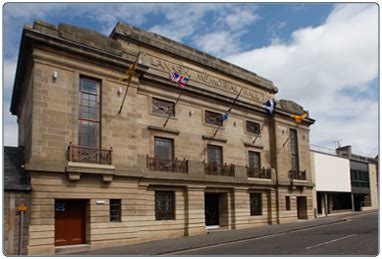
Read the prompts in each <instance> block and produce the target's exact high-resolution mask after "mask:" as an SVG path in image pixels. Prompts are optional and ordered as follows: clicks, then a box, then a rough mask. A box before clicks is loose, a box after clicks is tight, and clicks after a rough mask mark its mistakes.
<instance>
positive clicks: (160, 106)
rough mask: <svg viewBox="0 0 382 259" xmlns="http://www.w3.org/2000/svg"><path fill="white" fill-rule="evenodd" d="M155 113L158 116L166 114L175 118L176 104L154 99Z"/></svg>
mask: <svg viewBox="0 0 382 259" xmlns="http://www.w3.org/2000/svg"><path fill="white" fill-rule="evenodd" d="M153 112H154V113H156V114H164V115H167V116H168V115H169V114H171V116H175V103H173V102H169V101H165V100H161V99H157V98H153Z"/></svg>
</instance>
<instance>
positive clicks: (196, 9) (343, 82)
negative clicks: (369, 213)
mask: <svg viewBox="0 0 382 259" xmlns="http://www.w3.org/2000/svg"><path fill="white" fill-rule="evenodd" d="M35 19H41V20H44V21H46V22H49V23H52V24H54V25H58V23H60V22H64V23H70V24H73V25H76V26H80V27H85V28H89V29H93V30H95V31H98V32H100V33H103V34H106V35H108V34H109V33H110V32H111V30H112V28H113V27H114V25H115V24H116V23H117V22H118V21H120V20H121V21H123V22H125V23H128V24H132V25H134V26H137V27H139V28H142V29H144V30H148V31H152V32H156V33H158V34H161V35H163V36H166V37H170V38H172V39H174V40H177V41H180V42H182V43H184V44H187V45H189V46H191V47H194V48H197V49H199V50H202V51H205V52H207V53H209V54H212V55H215V56H218V57H220V58H222V59H225V60H227V61H229V62H232V63H234V64H236V65H239V66H241V67H244V68H246V69H248V70H251V71H253V72H255V73H257V74H259V75H261V76H264V77H266V78H268V79H270V80H272V81H273V82H274V83H275V84H276V85H277V86H278V87H279V93H278V94H277V96H276V98H277V99H283V98H286V99H292V100H295V101H297V102H298V103H300V104H302V105H303V106H304V108H305V109H308V110H309V112H310V115H311V117H313V118H314V119H316V120H317V121H316V124H315V125H313V126H312V127H311V139H310V142H311V143H313V144H318V145H323V146H327V147H330V148H334V147H335V145H334V142H335V141H337V140H339V139H342V141H341V144H343V145H345V144H349V145H352V146H353V151H354V152H356V153H359V154H363V155H369V156H375V155H377V153H378V97H379V77H378V71H379V69H378V56H379V53H378V6H377V5H376V4H336V5H333V4H326V3H315V4H307V3H306V4H274V3H272V4H271V3H270V4H257V3H243V4H232V3H166V4H158V3H150V4H147V3H144V4H143V3H141V4H136V3H114V4H105V3H82V4H76V3H39V4H35V3H24V4H21V3H8V4H5V5H4V6H3V62H4V65H3V72H4V73H3V75H4V76H3V80H4V85H3V114H4V116H3V118H4V129H3V130H4V145H11V146H16V145H17V134H16V132H17V124H16V117H15V116H12V115H11V114H10V113H9V106H10V98H11V94H12V87H13V80H14V71H15V67H16V63H17V55H18V50H19V44H20V39H21V33H22V28H23V25H24V24H31V23H32V22H33V21H34V20H35Z"/></svg>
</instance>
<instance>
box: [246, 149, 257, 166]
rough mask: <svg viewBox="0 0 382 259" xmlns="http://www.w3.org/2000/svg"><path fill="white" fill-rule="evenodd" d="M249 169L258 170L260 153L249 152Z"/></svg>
mask: <svg viewBox="0 0 382 259" xmlns="http://www.w3.org/2000/svg"><path fill="white" fill-rule="evenodd" d="M248 154H249V167H251V168H260V153H257V152H251V151H249V153H248Z"/></svg>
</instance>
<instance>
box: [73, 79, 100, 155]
mask: <svg viewBox="0 0 382 259" xmlns="http://www.w3.org/2000/svg"><path fill="white" fill-rule="evenodd" d="M78 110H79V116H78V132H79V134H78V145H79V146H83V147H94V148H99V147H100V124H101V121H100V82H99V81H98V80H95V79H91V78H87V77H81V78H80V89H79V109H78Z"/></svg>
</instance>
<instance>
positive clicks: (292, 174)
mask: <svg viewBox="0 0 382 259" xmlns="http://www.w3.org/2000/svg"><path fill="white" fill-rule="evenodd" d="M289 179H293V180H306V171H305V170H304V171H297V170H290V171H289Z"/></svg>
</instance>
